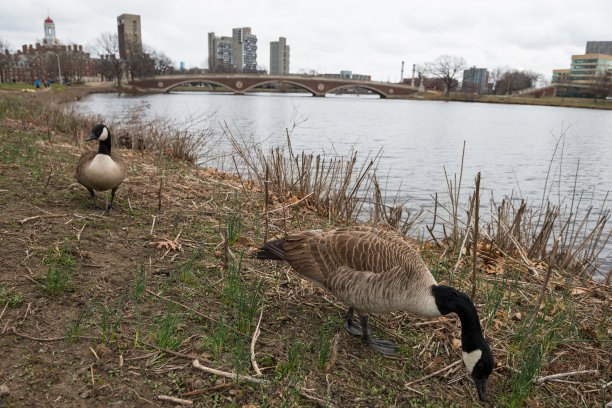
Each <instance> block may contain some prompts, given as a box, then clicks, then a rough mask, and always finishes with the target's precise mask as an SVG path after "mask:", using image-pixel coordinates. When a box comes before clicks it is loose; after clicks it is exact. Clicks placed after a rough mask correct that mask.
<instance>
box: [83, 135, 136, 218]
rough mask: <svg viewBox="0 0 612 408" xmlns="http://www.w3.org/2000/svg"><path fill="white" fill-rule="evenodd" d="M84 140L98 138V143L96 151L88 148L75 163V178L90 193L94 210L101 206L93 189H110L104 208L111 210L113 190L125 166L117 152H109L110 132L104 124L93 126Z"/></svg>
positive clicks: (121, 177)
mask: <svg viewBox="0 0 612 408" xmlns="http://www.w3.org/2000/svg"><path fill="white" fill-rule="evenodd" d="M85 140H86V141H89V140H98V141H99V142H100V143H99V146H98V151H95V150H88V151H86V152H85V153H83V154H82V155H81V157H80V158H79V162H78V163H77V168H76V179H77V180H78V182H79V183H81V184H82V185H83V186H85V188H86V189H87V191H89V194H91V197H92V198H93V202H94V206H95V208H96V210H103V208H101V207H99V206H98V203H97V202H96V193H95V192H94V191H107V190H111V201H110V205H109V206H108V208H107V209H106V210H107V211H109V210H112V208H113V201H114V200H115V191H117V188H118V187H119V185H120V184H121V183H122V182H123V180H124V179H125V173H126V170H127V166H126V165H125V162H124V161H123V159H121V157H120V156H119V155H118V154H116V153H115V152H112V153H111V134H110V131H109V130H108V128H107V127H106V126H104V125H102V124H100V125H96V126H94V127H93V129H92V130H91V135H90V136H89V137H88V138H87V139H85Z"/></svg>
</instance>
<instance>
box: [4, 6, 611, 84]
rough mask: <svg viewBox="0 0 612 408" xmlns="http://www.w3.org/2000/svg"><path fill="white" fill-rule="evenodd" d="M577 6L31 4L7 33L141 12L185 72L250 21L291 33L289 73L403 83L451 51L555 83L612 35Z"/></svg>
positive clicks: (112, 27)
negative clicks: (346, 73) (210, 41)
mask: <svg viewBox="0 0 612 408" xmlns="http://www.w3.org/2000/svg"><path fill="white" fill-rule="evenodd" d="M358 4H359V3H357V5H358ZM571 4H574V3H569V2H568V6H570V7H558V6H559V3H558V2H551V1H535V2H528V1H523V0H519V1H516V2H513V3H512V4H505V5H503V7H502V6H499V8H496V6H495V5H491V4H489V2H485V1H467V2H462V3H460V4H455V2H445V1H441V2H438V3H436V4H435V5H429V4H421V3H419V2H411V3H406V4H403V3H402V4H394V3H393V2H383V3H380V2H379V3H376V7H371V6H370V4H369V3H365V2H364V3H363V7H361V8H360V7H355V5H356V3H354V2H351V3H349V2H340V3H337V2H336V3H333V4H329V3H323V2H317V1H315V2H311V3H308V4H285V3H275V2H272V1H264V2H261V3H258V4H254V3H251V2H245V1H242V0H239V1H238V2H237V4H236V5H235V6H233V7H232V11H233V12H232V13H228V12H227V6H226V5H225V4H224V3H221V2H216V1H213V2H209V3H207V4H206V5H204V4H200V3H196V2H190V1H179V2H175V3H173V5H172V7H169V8H168V9H165V8H164V7H163V6H162V5H159V6H157V5H156V6H155V7H150V6H149V4H148V3H144V2H140V1H138V2H130V1H128V2H115V1H110V2H105V3H104V4H83V3H81V2H75V1H67V2H63V3H62V4H49V3H48V2H43V1H30V2H22V3H18V4H10V5H9V4H7V3H3V4H2V5H0V38H1V39H2V40H4V41H5V42H8V43H9V44H10V45H11V48H12V50H17V49H20V48H21V46H22V45H23V44H30V43H35V42H36V41H38V40H42V38H43V36H44V32H43V21H44V20H45V18H46V17H47V9H48V7H49V6H53V8H50V9H48V15H49V16H50V17H51V18H52V19H53V20H54V21H55V25H56V37H57V39H59V40H60V41H62V42H65V43H79V44H84V45H85V46H86V47H87V46H93V45H94V44H95V41H96V39H97V38H98V37H99V36H100V35H101V34H102V33H116V30H117V28H116V18H117V16H119V15H121V14H137V15H140V16H141V24H142V40H143V43H144V44H145V45H147V46H150V47H153V48H154V49H156V50H158V51H161V52H163V53H165V54H166V55H167V56H168V57H170V58H171V59H172V60H173V62H174V64H175V65H176V66H178V64H179V63H180V62H181V61H184V62H185V66H186V67H187V68H189V67H193V66H198V67H201V68H204V67H206V66H207V56H208V47H207V34H208V32H219V33H226V32H229V30H231V29H232V28H234V27H252V30H253V32H254V33H256V34H257V37H258V40H259V43H260V44H261V45H264V44H265V45H267V44H269V43H270V42H271V41H275V40H277V39H278V38H279V36H282V37H286V38H290V39H291V48H292V52H291V73H299V72H300V71H306V72H308V71H310V70H315V71H317V72H319V73H328V72H340V71H341V70H352V71H353V72H360V73H364V74H369V75H371V76H372V79H373V80H383V81H386V80H390V81H394V82H397V81H399V78H400V70H401V61H405V62H406V69H405V73H404V77H409V76H410V75H411V68H412V67H411V65H412V64H419V63H424V62H428V61H433V60H434V59H435V58H436V57H438V56H439V55H443V54H449V55H454V56H459V57H463V58H464V59H465V60H466V63H467V67H470V66H478V67H486V68H488V69H494V68H496V67H500V66H502V67H509V68H515V69H527V70H532V71H535V72H537V73H540V74H542V75H543V76H544V77H545V78H546V79H547V80H550V77H551V74H552V70H553V69H556V68H559V67H563V66H565V65H567V61H568V59H569V58H570V57H571V55H574V54H580V53H583V52H584V44H585V43H586V41H588V40H608V39H609V37H610V35H609V32H608V31H607V21H606V18H607V16H609V15H610V13H611V12H612V3H610V2H606V1H604V0H594V1H592V2H589V3H588V4H580V5H579V7H578V4H577V3H576V4H575V6H576V7H571ZM570 10H571V11H570ZM586 22H588V24H586ZM257 60H258V63H259V65H260V67H265V68H266V69H268V70H269V68H270V67H269V47H267V46H261V47H259V50H258V55H257ZM467 67H466V68H467Z"/></svg>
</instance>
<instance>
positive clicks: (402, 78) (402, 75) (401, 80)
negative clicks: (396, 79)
mask: <svg viewBox="0 0 612 408" xmlns="http://www.w3.org/2000/svg"><path fill="white" fill-rule="evenodd" d="M402 82H404V61H402V74H401V75H400V84H401V83H402Z"/></svg>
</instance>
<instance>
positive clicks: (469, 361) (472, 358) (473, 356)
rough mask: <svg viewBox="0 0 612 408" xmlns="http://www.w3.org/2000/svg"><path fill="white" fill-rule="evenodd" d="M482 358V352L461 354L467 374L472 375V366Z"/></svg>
mask: <svg viewBox="0 0 612 408" xmlns="http://www.w3.org/2000/svg"><path fill="white" fill-rule="evenodd" d="M481 356H482V350H480V349H476V350H474V351H470V352H469V353H466V352H465V351H464V352H463V363H464V364H465V367H466V368H467V370H468V372H469V373H470V374H472V370H474V366H475V365H476V363H477V362H478V360H480V357H481Z"/></svg>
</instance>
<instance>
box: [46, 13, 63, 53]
mask: <svg viewBox="0 0 612 408" xmlns="http://www.w3.org/2000/svg"><path fill="white" fill-rule="evenodd" d="M43 43H44V44H45V45H47V46H48V45H57V44H59V43H58V41H57V39H56V38H55V23H54V22H53V20H51V17H49V15H47V18H46V19H45V38H44V39H43Z"/></svg>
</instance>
